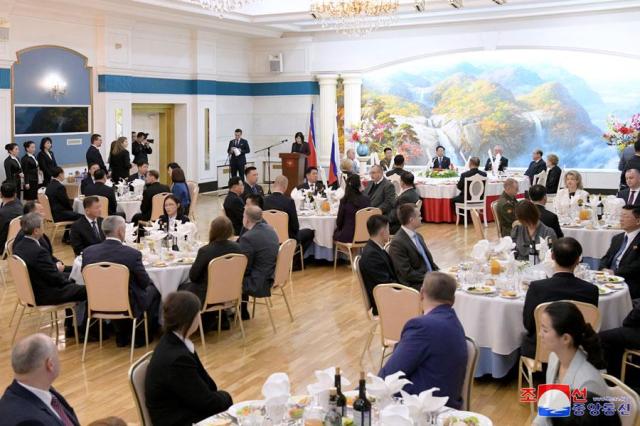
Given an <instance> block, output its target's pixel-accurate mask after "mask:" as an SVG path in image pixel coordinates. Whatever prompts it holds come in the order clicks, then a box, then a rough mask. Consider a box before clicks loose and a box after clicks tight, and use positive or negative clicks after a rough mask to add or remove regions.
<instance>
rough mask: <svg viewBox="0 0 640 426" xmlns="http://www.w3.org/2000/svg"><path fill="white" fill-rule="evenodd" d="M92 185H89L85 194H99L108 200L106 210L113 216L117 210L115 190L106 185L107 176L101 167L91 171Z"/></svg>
mask: <svg viewBox="0 0 640 426" xmlns="http://www.w3.org/2000/svg"><path fill="white" fill-rule="evenodd" d="M93 180H94V182H93V185H91V186H89V187H88V188H87V189H86V190H85V192H84V195H85V196H91V195H99V196H101V197H105V198H106V199H107V200H108V204H109V205H108V206H107V210H108V213H109V216H113V215H114V214H116V212H117V211H118V200H117V198H116V192H115V190H114V189H113V187H111V186H107V176H106V175H105V173H104V171H103V170H101V169H98V170H96V171H95V172H94V173H93Z"/></svg>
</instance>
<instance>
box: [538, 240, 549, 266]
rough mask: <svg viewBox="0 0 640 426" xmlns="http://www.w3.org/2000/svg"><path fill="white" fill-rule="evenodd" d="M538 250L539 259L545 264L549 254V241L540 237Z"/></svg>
mask: <svg viewBox="0 0 640 426" xmlns="http://www.w3.org/2000/svg"><path fill="white" fill-rule="evenodd" d="M536 250H537V251H538V259H540V261H541V262H544V260H545V259H546V258H547V254H548V252H549V244H547V240H546V239H545V238H542V237H540V239H539V241H538V244H536Z"/></svg>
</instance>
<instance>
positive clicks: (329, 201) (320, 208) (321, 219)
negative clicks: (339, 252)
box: [291, 189, 344, 261]
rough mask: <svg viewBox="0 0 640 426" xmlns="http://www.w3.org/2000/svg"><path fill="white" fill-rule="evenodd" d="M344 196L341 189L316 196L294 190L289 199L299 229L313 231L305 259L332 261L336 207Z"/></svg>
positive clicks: (311, 193) (310, 192)
mask: <svg viewBox="0 0 640 426" xmlns="http://www.w3.org/2000/svg"><path fill="white" fill-rule="evenodd" d="M343 195H344V191H343V190H342V189H338V190H336V191H332V190H331V189H327V190H326V191H324V192H322V193H320V194H317V193H314V192H312V191H305V190H296V189H294V190H293V191H292V192H291V198H293V200H294V201H295V202H296V209H297V211H298V222H299V224H300V229H304V228H307V229H313V230H314V238H313V244H312V245H311V247H310V248H309V249H308V250H307V252H306V253H305V257H307V256H313V257H314V258H316V259H324V260H328V261H333V231H334V230H335V229H336V220H337V217H338V216H337V215H338V206H339V203H340V198H342V196H343Z"/></svg>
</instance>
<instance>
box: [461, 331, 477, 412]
mask: <svg viewBox="0 0 640 426" xmlns="http://www.w3.org/2000/svg"><path fill="white" fill-rule="evenodd" d="M464 339H465V340H466V342H467V369H466V370H465V373H464V382H463V384H462V407H460V409H461V410H462V411H471V390H472V389H473V375H474V374H475V372H476V366H477V365H478V358H479V357H480V348H479V347H478V344H477V343H476V341H475V340H473V339H472V338H471V337H469V336H465V338H464Z"/></svg>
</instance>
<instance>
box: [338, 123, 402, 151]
mask: <svg viewBox="0 0 640 426" xmlns="http://www.w3.org/2000/svg"><path fill="white" fill-rule="evenodd" d="M391 127H392V126H391V123H383V122H380V121H377V120H375V119H373V118H365V119H364V120H362V121H361V122H360V124H359V125H358V126H356V127H354V128H350V129H346V133H347V134H348V135H349V139H350V140H351V142H353V143H360V144H365V145H370V144H374V143H378V144H381V143H382V142H383V140H384V138H385V132H388V131H390V130H391Z"/></svg>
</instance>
